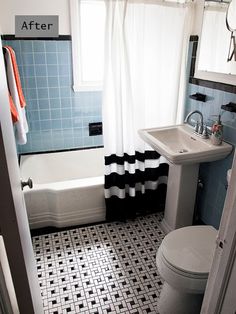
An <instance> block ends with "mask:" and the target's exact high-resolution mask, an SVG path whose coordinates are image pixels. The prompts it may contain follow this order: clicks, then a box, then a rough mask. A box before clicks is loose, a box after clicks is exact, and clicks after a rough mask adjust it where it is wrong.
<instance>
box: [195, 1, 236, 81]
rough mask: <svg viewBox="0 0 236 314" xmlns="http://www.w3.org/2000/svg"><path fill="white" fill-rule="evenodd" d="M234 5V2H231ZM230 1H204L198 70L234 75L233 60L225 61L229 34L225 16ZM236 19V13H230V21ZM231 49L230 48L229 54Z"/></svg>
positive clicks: (235, 64) (235, 71) (235, 69)
mask: <svg viewBox="0 0 236 314" xmlns="http://www.w3.org/2000/svg"><path fill="white" fill-rule="evenodd" d="M232 1H233V3H235V0H232ZM230 2H231V1H230V0H229V1H205V8H204V17H203V25H202V34H201V41H200V50H199V59H198V70H200V71H208V72H217V73H225V74H234V75H235V74H236V62H235V61H234V58H232V59H231V61H227V59H228V55H229V45H230V42H231V32H230V31H229V30H228V28H227V25H226V14H227V10H228V6H229V3H230ZM233 15H234V17H233V19H234V21H235V19H236V11H234V12H233V13H232V12H231V11H230V19H232V16H233ZM232 51H233V49H232V48H231V54H232Z"/></svg>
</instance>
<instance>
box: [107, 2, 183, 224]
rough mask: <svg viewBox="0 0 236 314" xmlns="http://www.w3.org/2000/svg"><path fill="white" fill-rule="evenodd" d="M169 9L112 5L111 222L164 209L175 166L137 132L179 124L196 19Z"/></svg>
mask: <svg viewBox="0 0 236 314" xmlns="http://www.w3.org/2000/svg"><path fill="white" fill-rule="evenodd" d="M163 3H164V2H162V1H140V0H139V1H130V0H107V1H106V10H107V12H106V27H105V30H106V34H105V58H104V59H105V72H104V90H103V136H104V148H105V198H106V205H107V219H108V220H112V219H124V218H126V217H133V216H134V215H136V214H137V213H141V212H148V211H151V210H158V209H162V208H163V206H164V202H165V191H166V182H167V175H168V165H167V163H166V162H165V160H164V159H163V157H161V156H160V155H159V154H158V153H157V152H155V151H153V150H152V149H151V147H149V146H148V145H147V144H145V143H144V142H143V141H142V140H141V139H140V138H139V136H138V130H139V129H144V128H151V127H158V126H164V125H171V124H175V123H176V122H177V116H178V114H179V113H178V107H179V102H178V101H179V99H180V95H179V90H180V88H179V87H180V85H181V84H180V82H181V81H182V78H181V74H182V73H184V71H183V69H182V63H181V61H182V57H183V48H184V47H183V44H184V43H185V36H186V33H185V30H186V29H187V27H186V25H187V24H186V21H187V17H188V16H189V15H188V7H187V5H185V4H183V5H180V6H179V5H177V4H175V5H173V6H171V5H163ZM187 43H188V40H187V41H186V47H185V48H186V51H187ZM182 94H184V93H183V91H182Z"/></svg>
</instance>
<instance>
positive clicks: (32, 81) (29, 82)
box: [24, 76, 36, 88]
mask: <svg viewBox="0 0 236 314" xmlns="http://www.w3.org/2000/svg"><path fill="white" fill-rule="evenodd" d="M24 81H25V87H26V88H36V80H35V77H33V76H32V77H28V78H27V80H24Z"/></svg>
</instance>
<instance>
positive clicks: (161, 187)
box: [105, 151, 168, 220]
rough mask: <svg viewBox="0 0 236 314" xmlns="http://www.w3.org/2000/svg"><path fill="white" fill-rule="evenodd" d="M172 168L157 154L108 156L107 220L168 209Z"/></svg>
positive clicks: (106, 181) (106, 159) (106, 164)
mask: <svg viewBox="0 0 236 314" xmlns="http://www.w3.org/2000/svg"><path fill="white" fill-rule="evenodd" d="M167 175H168V165H167V164H166V163H164V162H162V158H161V156H160V155H159V154H158V153H157V152H155V151H145V152H144V153H140V152H135V154H134V155H128V154H124V155H123V156H122V157H119V156H117V155H114V154H113V155H110V156H106V157H105V198H106V207H107V215H106V218H107V220H114V219H118V220H120V219H125V218H128V217H135V216H136V215H137V214H142V213H148V212H153V211H157V210H158V209H159V210H163V209H164V204H165V195H166V183H167Z"/></svg>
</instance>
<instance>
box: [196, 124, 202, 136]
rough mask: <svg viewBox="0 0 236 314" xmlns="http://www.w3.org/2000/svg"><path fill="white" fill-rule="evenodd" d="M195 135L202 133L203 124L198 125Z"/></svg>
mask: <svg viewBox="0 0 236 314" xmlns="http://www.w3.org/2000/svg"><path fill="white" fill-rule="evenodd" d="M197 133H198V134H202V133H203V124H202V123H200V124H199V126H198V130H197Z"/></svg>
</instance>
